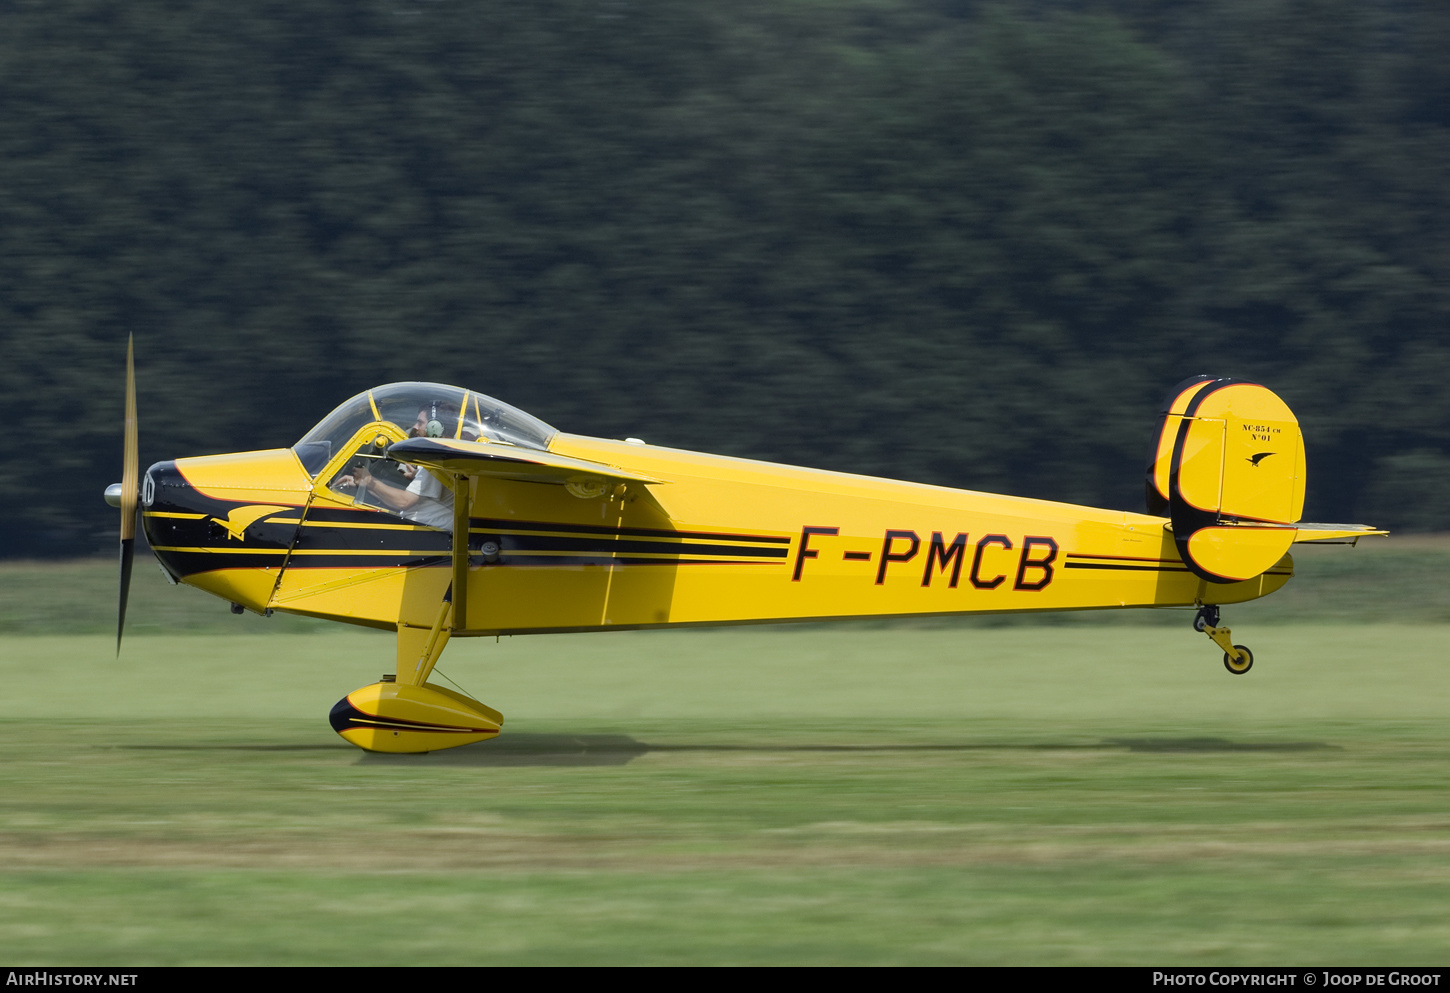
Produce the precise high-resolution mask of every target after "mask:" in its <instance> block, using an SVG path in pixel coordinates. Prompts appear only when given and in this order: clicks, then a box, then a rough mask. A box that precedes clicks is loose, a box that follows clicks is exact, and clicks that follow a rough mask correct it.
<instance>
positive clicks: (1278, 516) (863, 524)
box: [107, 351, 1385, 752]
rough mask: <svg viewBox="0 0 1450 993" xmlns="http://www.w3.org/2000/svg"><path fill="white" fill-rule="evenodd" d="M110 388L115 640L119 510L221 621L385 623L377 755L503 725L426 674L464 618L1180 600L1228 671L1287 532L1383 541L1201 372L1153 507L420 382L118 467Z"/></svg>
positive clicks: (1281, 563)
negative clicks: (848, 464)
mask: <svg viewBox="0 0 1450 993" xmlns="http://www.w3.org/2000/svg"><path fill="white" fill-rule="evenodd" d="M126 392H127V400H126V411H127V413H126V417H127V428H126V461H125V470H124V478H123V482H122V483H119V484H114V485H113V486H112V487H110V488H109V489H108V491H107V497H108V499H109V500H110V501H111V502H112V503H113V504H114V505H116V506H119V507H120V508H121V524H122V536H121V572H122V580H121V594H120V597H121V602H120V611H119V620H118V627H117V634H116V646H117V652H118V653H119V651H120V643H121V630H122V627H123V626H124V623H125V609H126V593H127V585H128V582H129V575H130V570H131V558H132V549H133V547H134V528H135V521H136V512H137V509H138V504H139V509H140V518H141V520H142V522H143V525H144V528H145V532H146V537H147V540H148V541H149V542H150V545H151V550H152V552H153V553H154V554H155V555H156V557H157V559H159V560H160V562H161V566H162V568H163V570H164V571H165V572H166V573H167V574H168V575H169V576H170V577H171V578H172V579H173V580H175V581H178V582H182V583H186V584H188V585H191V586H195V587H197V588H198V589H202V590H205V591H207V592H208V593H212V594H214V595H216V596H218V597H221V598H222V599H224V600H228V601H230V602H231V603H232V609H233V611H235V612H237V613H240V612H241V611H243V610H252V611H257V612H260V613H265V614H270V613H271V612H272V611H277V610H281V611H287V612H290V613H294V614H303V615H306V616H310V617H322V618H327V619H329V620H335V621H343V622H345V623H349V624H360V625H364V626H367V627H373V628H381V629H385V630H388V631H394V632H396V635H397V671H396V674H395V675H392V676H384V677H383V679H382V681H381V682H377V683H373V684H372V685H370V686H366V687H363V688H362V689H359V690H355V691H354V692H352V693H350V694H348V695H347V696H346V697H345V698H343V699H342V700H341V701H339V702H338V704H337V706H336V707H334V708H333V711H332V715H331V721H332V726H333V727H334V729H336V730H337V731H338V733H339V734H341V735H342V737H344V738H345V739H347V740H348V741H350V742H352V743H353V744H355V745H358V746H359V747H361V748H364V749H367V750H370V751H378V752H426V751H432V750H437V749H441V748H450V747H454V746H457V745H464V744H468V743H470V742H474V741H480V740H484V739H488V738H491V737H493V736H494V735H496V734H498V732H499V730H500V728H501V725H502V723H503V717H502V715H501V714H499V712H498V711H496V710H493V709H492V708H490V707H487V706H485V705H484V704H482V703H479V702H478V701H476V700H473V699H471V698H469V697H467V696H465V695H463V694H461V693H458V692H455V691H453V690H449V689H446V688H443V687H441V686H437V685H435V684H433V683H430V682H428V676H429V674H430V673H431V672H432V670H433V667H434V665H435V664H436V663H437V661H438V658H439V655H440V654H441V653H442V652H443V649H444V646H446V645H447V643H448V641H449V639H451V638H459V637H474V636H480V635H500V634H510V635H512V634H527V633H535V632H557V631H593V630H599V629H602V628H616V629H623V628H648V627H663V626H666V625H679V624H739V623H759V622H770V621H788V620H821V619H827V618H843V617H894V616H912V615H931V614H970V613H987V612H1006V611H1022V610H1086V609H1099V608H1117V607H1162V606H1172V607H1194V606H1196V607H1197V608H1198V611H1197V614H1196V615H1195V619H1194V627H1195V629H1196V630H1198V631H1201V632H1204V633H1206V634H1207V635H1208V636H1209V637H1210V638H1212V639H1213V641H1214V642H1216V643H1217V644H1218V646H1219V647H1220V648H1221V649H1222V650H1223V652H1224V665H1225V666H1226V667H1227V668H1228V670H1229V671H1230V672H1232V673H1240V674H1241V673H1245V672H1247V671H1248V670H1249V668H1250V666H1251V665H1252V664H1253V655H1252V653H1251V652H1249V650H1248V649H1247V648H1245V647H1243V646H1242V645H1235V644H1233V642H1232V641H1231V640H1230V632H1229V629H1228V628H1227V627H1222V626H1220V624H1219V607H1220V605H1223V604H1230V603H1240V602H1243V601H1246V600H1252V599H1255V598H1257V597H1261V596H1264V595H1266V594H1268V593H1272V592H1273V591H1274V590H1277V589H1278V588H1279V587H1281V586H1283V585H1284V583H1286V582H1287V581H1288V580H1289V577H1290V576H1292V575H1293V571H1294V565H1293V559H1292V558H1291V557H1290V556H1289V555H1288V554H1287V553H1288V551H1289V547H1290V546H1291V545H1292V544H1294V543H1296V542H1309V541H1313V542H1341V543H1353V542H1354V541H1356V540H1358V539H1359V538H1361V537H1363V536H1365V535H1368V534H1384V533H1385V532H1383V531H1375V530H1374V529H1372V528H1370V527H1367V526H1362V525H1338V524H1302V523H1297V522H1298V520H1299V516H1300V513H1301V510H1302V507H1303V503H1304V442H1303V438H1302V435H1301V434H1300V431H1299V425H1298V422H1297V420H1296V419H1295V417H1294V415H1293V413H1292V412H1291V411H1290V410H1289V408H1288V407H1287V406H1286V405H1285V404H1284V402H1283V401H1282V400H1281V399H1279V397H1277V396H1276V395H1274V394H1273V393H1272V392H1270V391H1269V390H1268V389H1265V388H1264V387H1263V386H1260V385H1258V384H1255V383H1250V382H1245V381H1242V380H1235V379H1227V378H1215V377H1210V376H1198V377H1195V378H1193V379H1190V380H1187V381H1186V382H1184V383H1182V384H1180V385H1179V386H1178V387H1176V388H1175V390H1174V391H1173V393H1172V395H1171V396H1170V397H1169V400H1168V402H1167V404H1165V406H1164V408H1163V411H1162V413H1161V415H1160V417H1159V419H1158V427H1157V433H1156V441H1155V443H1154V446H1153V452H1152V457H1151V461H1150V463H1149V466H1148V478H1147V490H1148V510H1149V513H1147V514H1134V513H1127V512H1123V511H1115V510H1098V509H1094V508H1091V507H1079V506H1072V505H1069V504H1063V503H1053V502H1049V501H1046V500H1029V499H1023V498H1019V497H1009V496H995V495H991V494H987V493H974V492H971V491H967V490H955V489H949V488H947V487H943V486H928V485H923V484H920V483H908V482H898V481H896V480H890V479H878V478H873V477H869V476H856V475H850V474H847V473H841V472H827V471H823V470H820V469H805V468H798V467H795V466H786V465H775V464H771V463H768V462H755V461H751V460H748V459H738V458H729V457H726V456H720V455H707V454H703V453H700V452H689V451H680V450H677V449H671V448H661V447H657V446H654V445H647V444H645V443H644V442H642V441H640V440H638V439H634V438H629V439H625V440H623V441H615V440H608V439H604V438H591V437H587V436H584V435H576V434H566V433H564V432H561V431H557V430H555V429H554V428H552V427H550V426H549V425H547V424H545V423H544V422H542V421H540V420H538V419H537V418H534V417H531V416H530V415H528V414H526V413H524V412H523V411H521V410H518V409H516V408H514V407H511V406H509V405H508V404H506V403H503V402H502V401H499V400H496V399H494V398H492V397H489V396H485V395H483V394H481V393H474V392H471V391H469V390H466V389H461V388H459V387H456V386H443V385H439V384H435V383H394V384H392V385H389V386H380V387H378V388H376V389H371V390H368V391H367V392H365V393H361V394H359V395H358V396H355V397H353V398H352V399H351V400H348V401H347V402H346V403H344V404H342V406H340V407H338V408H337V409H336V410H334V411H333V412H332V413H331V414H329V415H328V416H327V417H326V418H324V419H323V420H322V421H321V422H320V423H319V424H318V425H317V426H316V427H314V428H313V429H312V430H311V431H309V432H308V433H307V434H306V435H305V436H304V437H303V438H302V439H301V440H300V441H298V442H297V444H296V445H294V446H292V447H291V448H282V449H276V450H272V451H257V452H241V453H237V454H231V455H214V456H209V457H204V458H183V459H176V460H175V461H170V462H158V463H157V464H156V465H153V466H152V467H151V468H150V469H148V470H147V471H146V473H145V475H144V476H140V475H139V473H138V470H137V462H136V447H137V445H136V435H137V432H136V415H135V380H134V373H133V372H132V362H131V356H130V354H129V351H128V355H127V391H126ZM138 477H139V478H138Z"/></svg>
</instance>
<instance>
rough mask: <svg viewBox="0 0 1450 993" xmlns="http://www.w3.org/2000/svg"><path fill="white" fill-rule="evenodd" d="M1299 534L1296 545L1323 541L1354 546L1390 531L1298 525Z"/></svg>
mask: <svg viewBox="0 0 1450 993" xmlns="http://www.w3.org/2000/svg"><path fill="white" fill-rule="evenodd" d="M1295 527H1296V528H1297V529H1298V532H1299V533H1298V534H1297V535H1296V536H1295V538H1294V543H1295V544H1296V545H1297V544H1303V543H1304V542H1306V541H1322V542H1324V543H1325V544H1328V545H1352V544H1354V543H1355V542H1356V541H1358V540H1359V539H1361V538H1368V537H1369V536H1370V535H1375V534H1379V535H1383V534H1389V532H1388V531H1380V530H1378V529H1377V528H1374V527H1371V526H1370V525H1368V524H1297V525H1295Z"/></svg>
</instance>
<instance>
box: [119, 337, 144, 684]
mask: <svg viewBox="0 0 1450 993" xmlns="http://www.w3.org/2000/svg"><path fill="white" fill-rule="evenodd" d="M134 345H135V341H134V338H133V337H128V338H127V339H126V456H125V462H124V464H123V466H122V472H121V602H120V607H119V609H118V611H117V613H116V657H117V658H119V657H120V655H121V632H122V631H123V630H124V629H125V627H126V596H127V594H128V593H130V591H131V560H132V558H134V556H135V554H136V489H137V476H138V475H139V474H140V473H139V468H138V465H137V458H138V455H137V451H136V450H137V448H138V447H139V445H138V440H137V429H136V365H135V359H134Z"/></svg>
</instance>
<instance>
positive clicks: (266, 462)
mask: <svg viewBox="0 0 1450 993" xmlns="http://www.w3.org/2000/svg"><path fill="white" fill-rule="evenodd" d="M365 435H366V431H363V432H360V434H359V436H360V437H362V436H365ZM390 437H391V436H390ZM396 437H397V438H401V434H398V435H397V436H396ZM393 440H396V438H393ZM378 447H379V448H381V447H382V446H378ZM547 450H548V451H549V452H550V453H554V454H557V455H562V456H569V457H572V458H577V459H581V460H587V461H589V462H593V463H598V464H602V465H607V466H614V467H619V468H620V469H623V470H628V471H630V472H633V473H637V474H639V475H641V476H644V477H650V478H652V479H656V480H659V482H658V483H654V484H645V483H633V482H632V483H629V484H628V485H624V484H620V485H606V484H604V482H603V481H591V480H579V481H576V483H573V484H570V485H560V484H552V483H545V482H538V481H532V480H526V479H490V478H473V479H470V480H468V481H467V483H466V485H467V487H468V489H467V495H468V501H469V504H468V512H467V517H468V551H469V555H468V581H467V588H466V596H467V604H466V612H463V616H465V617H466V618H467V623H466V627H464V628H462V629H455V630H454V631H453V632H452V633H453V635H454V636H459V635H470V634H480V635H481V634H495V633H515V634H516V633H526V632H539V631H571V630H592V629H598V628H606V627H613V628H637V627H651V626H662V625H672V624H720V623H750V622H769V621H786V620H802V619H827V618H842V617H863V616H864V617H872V616H876V617H884V616H903V615H929V614H956V613H984V612H1006V611H1019V610H1079V609H1096V608H1116V607H1149V606H1187V605H1192V604H1194V603H1195V602H1200V603H1218V604H1222V603H1234V602H1240V601H1244V600H1250V599H1254V598H1256V597H1259V596H1263V595H1265V594H1267V593H1270V592H1272V591H1273V590H1275V589H1278V588H1279V587H1280V586H1282V585H1283V584H1284V583H1285V582H1287V580H1288V578H1289V577H1290V576H1291V575H1292V574H1293V563H1292V559H1291V558H1290V557H1289V556H1287V555H1286V556H1284V558H1283V559H1282V560H1281V561H1280V562H1279V563H1278V564H1276V565H1275V566H1274V567H1273V568H1271V569H1269V570H1268V571H1267V572H1265V573H1264V574H1263V575H1261V576H1258V577H1256V578H1254V579H1252V580H1248V581H1245V582H1237V583H1228V584H1212V583H1206V582H1204V581H1203V580H1201V579H1199V578H1198V577H1196V576H1195V575H1194V574H1193V573H1192V572H1191V571H1190V570H1189V568H1188V567H1187V566H1185V565H1184V563H1183V561H1182V559H1181V558H1180V557H1179V554H1178V551H1177V550H1176V548H1175V545H1174V542H1173V536H1172V534H1171V533H1170V532H1169V531H1168V530H1167V529H1166V525H1167V524H1168V521H1167V520H1166V519H1165V518H1162V517H1154V516H1149V515H1146V514H1132V513H1126V512H1122V511H1111V510H1101V509H1096V508H1091V507H1082V506H1075V505H1071V504H1062V503H1054V502H1050V501H1042V500H1031V499H1024V498H1017V497H1008V496H997V495H992V494H986V493H977V492H972V491H967V490H956V489H950V488H947V487H940V486H930V485H925V484H919V483H909V482H901V481H896V480H888V479H879V478H874V477H867V476H856V475H850V474H846V473H838V472H829V471H825V470H819V469H808V468H801V467H796V466H786V465H777V464H772V463H765V462H756V461H750V460H745V459H736V458H730V457H725V456H718V455H709V454H704V453H699V452H688V451H680V450H675V449H668V448H660V447H655V446H651V445H643V444H636V443H632V442H624V441H612V440H606V439H600V438H592V437H587V436H583V435H570V434H564V433H556V434H554V435H553V436H552V437H551V438H550V439H549V441H548V445H547ZM348 457H349V454H348V453H347V452H346V451H339V452H338V455H337V458H335V459H334V460H333V461H332V462H329V463H328V464H327V466H326V467H315V468H314V469H313V470H312V471H309V469H308V468H307V467H306V466H304V463H303V460H302V458H301V457H299V455H298V453H297V451H296V450H294V449H278V450H274V451H264V452H250V453H240V454H235V455H223V456H213V457H206V458H189V459H178V460H176V461H175V462H163V463H158V464H157V465H155V466H152V467H151V469H150V470H149V471H148V472H147V474H146V478H145V481H144V483H143V486H142V503H143V521H144V524H145V529H146V535H147V538H148V539H149V541H150V543H151V546H152V548H153V551H154V552H155V554H156V555H157V557H158V558H159V559H160V560H161V562H162V564H163V566H164V567H165V568H166V569H167V571H168V572H170V573H171V574H172V575H173V576H175V577H176V578H177V579H179V580H180V581H182V582H186V583H188V584H191V585H194V586H197V587H199V588H201V589H204V590H206V591H208V592H210V593H213V594H215V595H217V596H219V597H222V598H224V599H227V600H230V601H233V602H235V603H239V604H241V605H242V606H244V607H247V608H249V609H252V610H258V611H262V610H268V609H272V610H282V611H290V612H293V613H299V614H307V615H311V616H318V617H326V618H330V619H334V620H339V621H346V622H350V623H355V624H364V625H368V626H373V627H379V628H387V629H393V628H394V627H395V626H396V625H398V624H399V623H409V624H423V625H426V624H427V623H429V622H430V619H431V617H432V615H433V613H434V612H436V609H437V604H438V603H439V600H440V598H441V597H442V596H443V594H444V591H445V590H446V589H447V588H448V586H449V583H450V581H451V579H452V576H453V572H452V568H451V566H452V561H451V549H452V547H453V537H452V535H451V534H450V533H449V532H448V531H446V530H439V529H435V528H431V527H425V526H423V525H420V524H418V523H415V522H414V521H411V520H409V519H407V518H406V517H404V516H402V515H401V514H399V513H397V512H392V511H390V510H388V509H386V508H381V507H379V506H376V505H373V506H367V505H362V504H361V503H360V502H359V500H358V498H357V497H356V496H355V495H351V494H348V493H344V492H341V491H340V489H339V487H338V485H337V483H336V479H337V478H338V475H337V474H338V472H340V471H341V467H342V466H343V464H344V463H345V461H346V459H347V458H348Z"/></svg>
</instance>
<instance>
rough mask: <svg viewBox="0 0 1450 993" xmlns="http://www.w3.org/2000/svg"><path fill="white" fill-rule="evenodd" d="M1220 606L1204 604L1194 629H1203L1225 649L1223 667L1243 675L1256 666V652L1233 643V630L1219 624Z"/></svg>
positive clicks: (1199, 610)
mask: <svg viewBox="0 0 1450 993" xmlns="http://www.w3.org/2000/svg"><path fill="white" fill-rule="evenodd" d="M1218 620H1219V618H1218V606H1217V605H1216V604H1211V603H1210V604H1203V605H1201V606H1200V607H1199V608H1198V614H1197V615H1196V616H1195V617H1194V618H1193V630H1195V631H1201V632H1203V633H1204V634H1206V635H1208V636H1209V637H1210V638H1212V639H1213V643H1214V644H1215V645H1217V646H1218V647H1219V648H1222V649H1223V667H1224V668H1225V669H1227V670H1228V671H1229V672H1231V673H1233V674H1234V675H1235V676H1242V675H1243V674H1244V673H1246V672H1248V671H1249V670H1250V669H1252V668H1253V667H1254V653H1253V652H1251V651H1249V650H1248V649H1247V648H1245V647H1244V646H1243V645H1235V644H1234V643H1233V632H1232V631H1230V630H1229V629H1228V628H1226V627H1219V626H1218Z"/></svg>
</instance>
